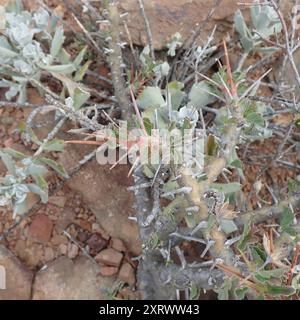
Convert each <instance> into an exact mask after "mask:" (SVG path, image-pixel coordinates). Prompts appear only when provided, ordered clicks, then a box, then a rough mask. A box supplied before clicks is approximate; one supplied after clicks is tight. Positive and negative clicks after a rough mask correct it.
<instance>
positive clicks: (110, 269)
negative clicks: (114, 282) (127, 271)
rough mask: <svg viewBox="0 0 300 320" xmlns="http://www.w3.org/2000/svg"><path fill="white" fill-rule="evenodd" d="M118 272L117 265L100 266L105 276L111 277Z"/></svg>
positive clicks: (101, 272)
mask: <svg viewBox="0 0 300 320" xmlns="http://www.w3.org/2000/svg"><path fill="white" fill-rule="evenodd" d="M117 273H118V268H117V267H107V266H102V267H100V274H101V276H103V277H111V276H114V275H116V274H117Z"/></svg>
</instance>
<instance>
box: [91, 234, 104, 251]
mask: <svg viewBox="0 0 300 320" xmlns="http://www.w3.org/2000/svg"><path fill="white" fill-rule="evenodd" d="M87 244H88V246H89V247H90V249H91V251H92V252H94V254H97V253H98V252H100V251H101V250H103V249H104V248H106V247H107V244H108V242H107V240H105V239H103V238H102V237H101V235H100V234H99V233H94V234H92V235H91V237H90V238H89V239H88V240H87Z"/></svg>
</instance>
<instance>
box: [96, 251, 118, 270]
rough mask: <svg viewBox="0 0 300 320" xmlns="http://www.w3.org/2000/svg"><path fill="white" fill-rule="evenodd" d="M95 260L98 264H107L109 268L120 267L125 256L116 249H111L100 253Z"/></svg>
mask: <svg viewBox="0 0 300 320" xmlns="http://www.w3.org/2000/svg"><path fill="white" fill-rule="evenodd" d="M95 259H96V261H97V262H100V263H103V264H107V265H108V266H113V267H119V265H120V264H121V261H122V259H123V255H122V253H120V252H118V251H116V250H115V249H112V248H109V249H104V250H102V251H101V252H100V253H98V254H97V255H96V257H95Z"/></svg>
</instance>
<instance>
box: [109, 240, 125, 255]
mask: <svg viewBox="0 0 300 320" xmlns="http://www.w3.org/2000/svg"><path fill="white" fill-rule="evenodd" d="M110 245H111V247H112V248H114V249H116V250H117V251H119V252H125V251H126V247H125V245H124V243H123V241H122V240H121V239H118V238H111V240H110Z"/></svg>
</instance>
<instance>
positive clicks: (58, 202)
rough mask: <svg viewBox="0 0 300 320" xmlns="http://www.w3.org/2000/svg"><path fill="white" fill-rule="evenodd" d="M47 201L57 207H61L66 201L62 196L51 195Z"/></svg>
mask: <svg viewBox="0 0 300 320" xmlns="http://www.w3.org/2000/svg"><path fill="white" fill-rule="evenodd" d="M48 202H49V203H51V204H53V205H55V206H57V207H59V208H63V207H64V206H65V204H66V202H67V198H66V197H64V196H51V197H49V200H48Z"/></svg>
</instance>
